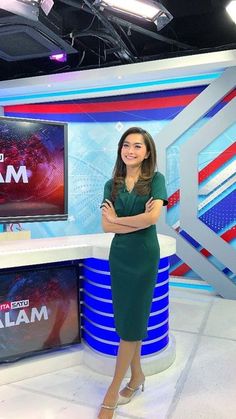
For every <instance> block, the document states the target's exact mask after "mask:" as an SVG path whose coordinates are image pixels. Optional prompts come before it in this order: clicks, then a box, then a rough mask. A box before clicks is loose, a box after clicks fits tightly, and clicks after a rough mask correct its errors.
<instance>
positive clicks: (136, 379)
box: [120, 341, 145, 397]
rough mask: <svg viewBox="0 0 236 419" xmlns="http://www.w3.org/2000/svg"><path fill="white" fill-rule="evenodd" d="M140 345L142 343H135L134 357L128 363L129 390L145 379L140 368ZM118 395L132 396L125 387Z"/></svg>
mask: <svg viewBox="0 0 236 419" xmlns="http://www.w3.org/2000/svg"><path fill="white" fill-rule="evenodd" d="M141 344H142V341H139V342H137V345H136V349H135V352H134V356H133V358H132V361H131V363H130V368H131V377H130V381H129V386H130V387H131V388H137V387H138V386H139V385H141V384H142V383H143V381H144V379H145V375H144V373H143V370H142V366H141V354H140V352H141ZM120 394H121V396H124V397H130V396H131V395H132V391H131V390H129V389H128V388H126V387H125V388H123V389H122V390H121V392H120Z"/></svg>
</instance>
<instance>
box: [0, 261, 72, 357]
mask: <svg viewBox="0 0 236 419" xmlns="http://www.w3.org/2000/svg"><path fill="white" fill-rule="evenodd" d="M78 277H79V275H78V267H76V266H59V267H48V266H47V267H42V265H41V267H34V269H32V267H31V268H28V269H27V268H17V269H16V268H15V269H14V270H13V269H10V270H9V269H8V270H2V271H1V273H0V362H9V361H15V360H17V359H20V358H22V357H25V356H28V355H32V354H34V353H37V352H39V351H45V350H48V349H52V348H58V347H61V346H65V345H69V344H73V343H77V342H79V341H80V320H79V303H78V301H79V295H78V292H79V291H78V289H79V287H78Z"/></svg>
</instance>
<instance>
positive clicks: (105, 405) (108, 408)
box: [101, 403, 117, 419]
mask: <svg viewBox="0 0 236 419" xmlns="http://www.w3.org/2000/svg"><path fill="white" fill-rule="evenodd" d="M102 408H103V409H107V410H113V415H112V419H115V417H116V412H115V410H116V408H117V403H116V405H115V406H108V405H107V404H101V409H102Z"/></svg>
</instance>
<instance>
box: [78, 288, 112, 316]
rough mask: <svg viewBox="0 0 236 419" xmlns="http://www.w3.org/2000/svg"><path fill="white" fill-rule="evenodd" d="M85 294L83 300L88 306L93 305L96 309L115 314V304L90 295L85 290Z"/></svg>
mask: <svg viewBox="0 0 236 419" xmlns="http://www.w3.org/2000/svg"><path fill="white" fill-rule="evenodd" d="M83 294H84V299H83V301H84V302H85V303H86V304H87V305H88V306H90V307H93V308H94V310H98V311H102V312H104V313H110V314H113V306H112V303H106V302H105V301H99V300H96V299H95V298H93V297H90V296H89V295H87V294H86V292H84V293H83Z"/></svg>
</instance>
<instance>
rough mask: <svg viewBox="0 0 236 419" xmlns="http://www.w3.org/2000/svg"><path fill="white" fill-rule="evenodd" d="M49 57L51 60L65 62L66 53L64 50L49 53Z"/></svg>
mask: <svg viewBox="0 0 236 419" xmlns="http://www.w3.org/2000/svg"><path fill="white" fill-rule="evenodd" d="M49 58H50V60H52V61H59V62H60V63H65V62H66V61H67V55H66V53H65V52H61V53H58V54H51V55H50V57H49Z"/></svg>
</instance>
